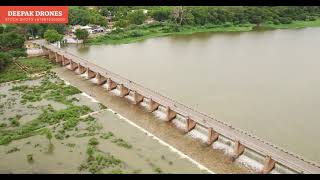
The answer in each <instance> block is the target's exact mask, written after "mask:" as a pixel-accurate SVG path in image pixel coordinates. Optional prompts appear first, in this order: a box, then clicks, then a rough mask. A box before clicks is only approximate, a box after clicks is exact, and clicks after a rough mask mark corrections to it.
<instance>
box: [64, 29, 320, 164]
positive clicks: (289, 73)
mask: <svg viewBox="0 0 320 180" xmlns="http://www.w3.org/2000/svg"><path fill="white" fill-rule="evenodd" d="M319 42H320V28H304V29H295V30H272V31H255V32H232V33H196V34H193V35H179V36H170V37H161V38H153V39H148V40H145V41H142V42H137V43H132V44H123V45H90V46H89V45H86V46H82V45H68V46H67V47H65V48H64V49H66V50H68V51H69V52H72V53H74V54H76V55H78V56H81V57H84V58H86V59H88V60H90V61H91V62H93V63H95V64H97V65H99V66H101V67H104V68H106V69H108V70H110V71H113V72H115V73H117V74H120V75H122V76H124V77H127V78H129V79H130V80H132V81H135V82H137V83H139V84H142V85H143V86H145V87H148V88H150V89H153V90H156V91H158V92H160V93H161V94H163V95H166V96H169V97H171V98H173V99H175V100H177V101H179V102H181V103H183V104H186V105H188V106H191V107H193V108H195V109H197V110H200V111H202V112H204V113H206V114H209V115H211V116H213V117H216V118H217V119H219V120H222V121H225V122H227V123H230V124H231V125H232V126H234V127H236V128H240V129H244V130H246V131H249V132H252V133H253V134H255V135H257V136H260V137H261V138H263V139H265V140H267V141H270V142H272V143H274V144H276V145H278V146H280V147H283V148H285V149H287V150H289V151H292V152H294V153H297V154H300V155H302V156H304V157H306V158H307V159H309V160H312V161H316V162H320V143H317V140H318V139H319V138H320V132H319V131H318V128H319V127H320V121H319V119H320V113H319V109H320V83H319V82H320V71H319V67H320V61H319V59H318V57H319V50H320V48H319Z"/></svg>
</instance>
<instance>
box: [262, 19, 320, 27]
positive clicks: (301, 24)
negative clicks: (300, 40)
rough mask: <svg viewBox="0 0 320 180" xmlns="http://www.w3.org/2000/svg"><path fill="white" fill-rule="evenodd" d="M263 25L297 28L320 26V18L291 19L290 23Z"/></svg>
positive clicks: (266, 25) (265, 25) (264, 25)
mask: <svg viewBox="0 0 320 180" xmlns="http://www.w3.org/2000/svg"><path fill="white" fill-rule="evenodd" d="M262 26H263V27H267V28H272V29H297V28H305V27H320V19H316V20H315V21H293V22H292V23H291V24H278V25H276V24H263V25H262Z"/></svg>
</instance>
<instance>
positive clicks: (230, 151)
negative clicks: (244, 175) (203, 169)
mask: <svg viewBox="0 0 320 180" xmlns="http://www.w3.org/2000/svg"><path fill="white" fill-rule="evenodd" d="M212 147H213V149H219V150H222V151H223V152H224V153H225V154H226V155H229V156H232V155H233V149H232V147H230V146H228V145H226V144H224V143H221V142H219V141H216V142H214V143H213V144H212Z"/></svg>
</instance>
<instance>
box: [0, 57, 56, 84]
mask: <svg viewBox="0 0 320 180" xmlns="http://www.w3.org/2000/svg"><path fill="white" fill-rule="evenodd" d="M18 62H20V63H21V64H23V65H25V66H27V67H28V72H27V73H26V72H24V71H23V70H21V69H20V68H19V67H18V66H17V65H15V64H14V63H13V62H10V63H9V64H8V65H7V67H5V68H4V70H2V71H0V83H3V82H9V81H15V80H27V79H29V78H28V74H34V73H40V72H44V71H47V70H49V69H51V68H52V67H53V66H54V65H53V64H51V62H50V61H49V60H48V59H45V58H41V57H32V58H19V59H18Z"/></svg>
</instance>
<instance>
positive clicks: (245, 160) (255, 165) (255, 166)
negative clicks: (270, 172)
mask: <svg viewBox="0 0 320 180" xmlns="http://www.w3.org/2000/svg"><path fill="white" fill-rule="evenodd" d="M236 162H238V163H240V164H242V165H244V166H245V167H247V168H249V169H252V170H254V171H256V172H260V171H261V170H262V169H263V165H262V164H261V163H259V162H257V161H256V160H254V159H252V158H249V157H247V156H245V155H241V156H240V157H239V158H238V159H237V160H236Z"/></svg>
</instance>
